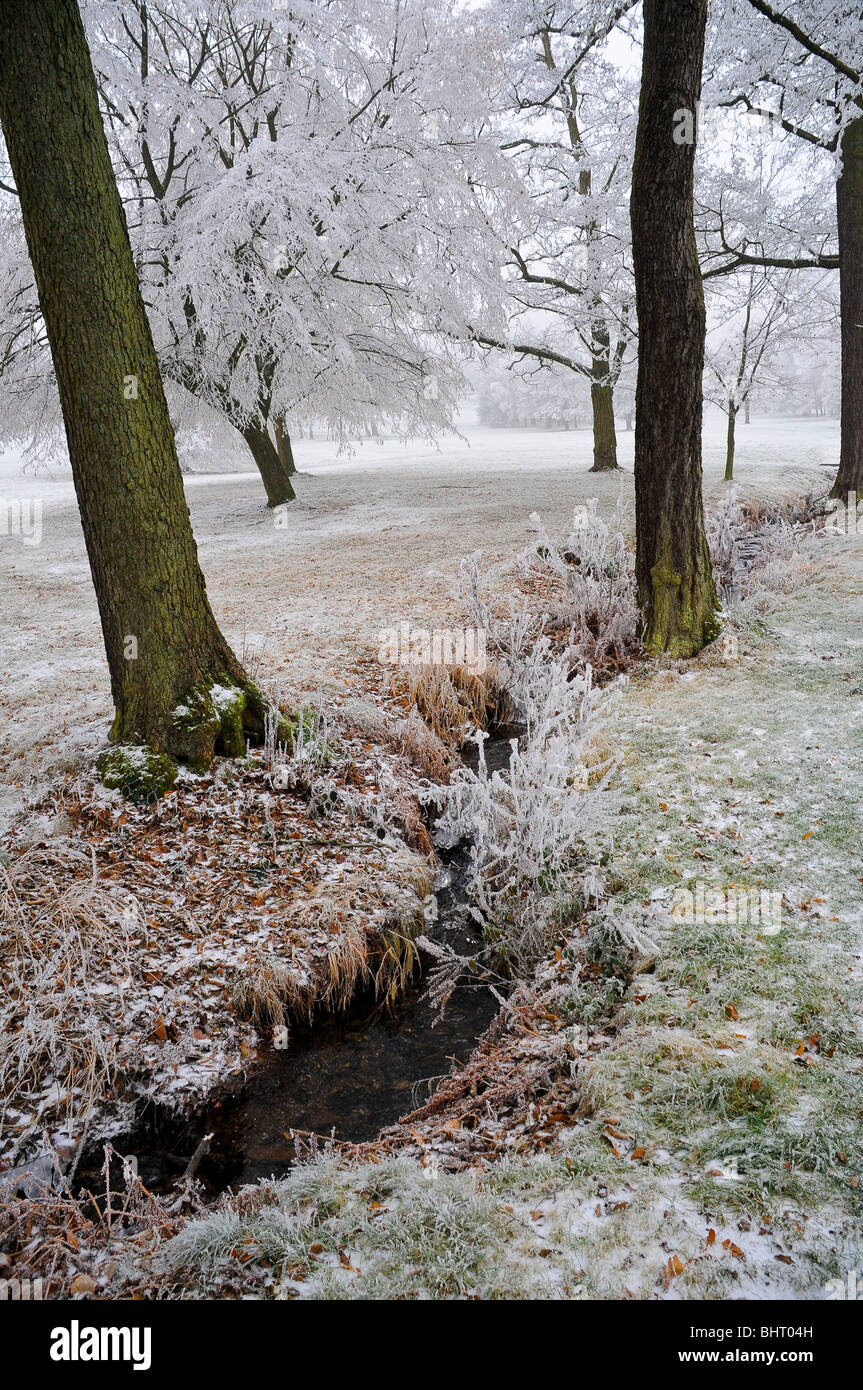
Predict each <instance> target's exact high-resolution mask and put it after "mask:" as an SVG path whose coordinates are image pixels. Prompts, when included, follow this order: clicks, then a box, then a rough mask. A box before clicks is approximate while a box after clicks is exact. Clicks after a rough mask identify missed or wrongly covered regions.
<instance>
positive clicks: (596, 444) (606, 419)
mask: <svg viewBox="0 0 863 1390" xmlns="http://www.w3.org/2000/svg"><path fill="white" fill-rule="evenodd" d="M608 346H609V339H608V325H607V324H606V323H604V322H602V321H601V320H600V321H598V322H597V323H595V324H594V325H593V349H594V350H593V361H592V363H591V383H590V404H591V407H592V409H593V467H592V468H591V470H590V471H591V473H605V472H607V471H608V470H609V469H612V468H616V467H617V435H616V434H615V432H614V387H613V385H612V382H611V373H610V363H609V359H608Z"/></svg>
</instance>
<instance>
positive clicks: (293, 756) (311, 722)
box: [264, 701, 332, 792]
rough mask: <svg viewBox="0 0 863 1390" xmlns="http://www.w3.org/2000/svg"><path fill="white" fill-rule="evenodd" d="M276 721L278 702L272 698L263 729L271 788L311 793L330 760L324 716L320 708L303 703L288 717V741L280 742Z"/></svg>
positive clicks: (330, 752) (330, 754) (330, 753)
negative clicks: (290, 717)
mask: <svg viewBox="0 0 863 1390" xmlns="http://www.w3.org/2000/svg"><path fill="white" fill-rule="evenodd" d="M278 721H279V712H278V703H277V702H276V701H273V703H272V706H271V709H270V711H268V713H267V717H266V727H265V731H264V757H265V759H266V762H267V766H268V768H269V772H270V780H271V782H272V784H273V787H274V788H275V789H276V790H277V791H301V792H311V791H312V789H313V788H315V787H316V786H317V784H318V783H319V782H320V781H321V779H322V777H323V773H324V770H325V768H326V767H327V766H328V765H329V764H330V763H331V761H332V751H331V749H330V747H329V744H328V741H327V735H328V727H327V719H326V715H325V714H324V713H323V710H322V709H313V708H312V707H311V706H309V705H304V706H303V707H302V708H301V709H300V710H298V711H297V713H296V714H295V715H294V716H293V717H292V719H291V738H290V742H287V743H280V742H279V739H278ZM327 786H328V784H327Z"/></svg>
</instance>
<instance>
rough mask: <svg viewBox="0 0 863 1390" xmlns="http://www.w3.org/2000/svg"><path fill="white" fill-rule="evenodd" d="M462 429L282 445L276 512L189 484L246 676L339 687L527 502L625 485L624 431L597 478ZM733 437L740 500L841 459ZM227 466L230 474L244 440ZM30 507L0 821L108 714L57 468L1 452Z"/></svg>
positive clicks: (715, 448)
mask: <svg viewBox="0 0 863 1390" xmlns="http://www.w3.org/2000/svg"><path fill="white" fill-rule="evenodd" d="M463 434H464V438H462V439H458V438H451V439H449V440H445V441H443V443H442V444H441V447H440V449H439V450H437V449H435V448H434V447H433V446H428V445H422V444H417V443H413V444H410V445H407V446H406V445H404V444H402V443H400V442H398V441H395V440H388V441H385V442H383V443H381V444H378V443H374V442H371V443H365V444H362V445H360V446H357V450H356V453H355V455H354V456H353V457H352V458H339V456H338V453H337V449H336V446H335V445H334V444H332V443H328V442H326V441H320V440H311V441H310V440H301V441H298V443H297V446H296V454H297V460H298V466H299V468H300V469H301V470H302V471H301V476H299V477H298V478H297V480H296V491H297V494H298V500H297V502H296V503H295V504H292V505H291V506H290V507H289V508H287V509H285V511H284V513H283V514H281V515H278V516H274V514H273V513H272V512H269V511H267V510H266V508H265V506H264V505H263V496H262V490H261V484H260V480H259V478H258V476H257V474H255V473H246V472H243V473H236V474H230V473H218V474H199V475H196V476H191V477H188V478H187V479H186V490H187V495H188V500H189V506H190V509H191V514H192V524H193V527H194V531H195V535H196V537H197V540H198V546H199V551H200V555H201V562H202V565H203V568H204V572H205V574H206V578H207V585H208V590H209V594H210V599H211V602H212V605H213V608H214V611H215V613H216V616H217V619H218V620H219V622H220V624H221V625H222V627H223V630H224V631H225V632H226V634H227V636H228V637H229V639H230V640H231V642H232V643H233V645H234V647H235V649H236V650H237V651H238V652H240V653H242V654H243V655H244V656H245V659H246V661H247V663H248V664H249V665H250V666H251V667H252V668H253V670H254V671H255V673H256V674H258V675H259V676H261V677H264V678H267V677H269V678H271V679H273V680H274V681H276V682H278V683H281V684H282V685H283V687H284V689H285V690H286V692H287V693H294V694H295V693H297V692H300V691H302V690H304V689H329V690H339V689H342V690H344V689H346V688H347V686H348V685H349V684H350V683H351V680H352V672H351V666H352V664H353V663H355V662H356V661H358V660H362V659H363V658H364V657H367V656H369V655H371V654H373V653H374V651H375V650H376V649H377V645H378V633H379V632H380V631H381V630H382V629H383V628H386V627H391V626H393V625H394V624H395V623H397V622H399V621H401V620H403V619H406V620H410V621H411V622H413V623H415V624H417V625H420V626H425V627H429V626H434V625H438V626H442V625H444V626H445V625H447V623H448V621H449V622H450V623H454V622H457V621H458V614H457V612H456V610H455V608H454V606H453V605H452V603H451V602H450V601H449V599H448V585H447V581H446V578H445V577H444V576H445V575H446V574H447V573H451V572H453V571H454V570H455V568H456V566H457V564H458V561H459V560H460V559H461V557H462V556H464V555H465V554H470V553H472V552H473V551H475V550H479V549H482V550H483V551H485V552H486V553H487V554H490V555H498V554H500V555H502V554H506V553H509V552H511V551H512V550H513V549H514V548H519V547H520V546H521V545H522V544H523V543H524V542H525V541H526V539H527V537H528V534H529V528H528V516H529V515H530V513H531V512H532V511H538V512H539V513H540V514H541V516H542V518H543V520H544V521H545V522H546V523H547V524H549V525H550V526H553V527H556V528H559V527H561V526H563V525H565V524H566V523H567V522H568V521H569V520H570V519H571V517H572V512H573V507H574V506H575V504H576V503H578V502H580V501H583V500H584V499H585V498H587V497H598V498H599V499H600V502H601V504H602V505H603V506H610V505H611V504H612V502H613V500H614V499H615V498H616V496H617V493H618V489H619V488H620V487H622V488H623V489H624V493H625V495H626V496H627V497H630V498H631V496H632V472H631V468H632V441H633V436H632V434H631V433H626V432H625V431H621V433H620V435H619V450H620V462H621V465H622V467H623V469H624V470H626V471H624V472H623V473H622V474H615V475H611V476H603V475H596V474H592V473H590V472H589V469H590V464H591V461H592V457H591V448H592V444H591V436H590V431H589V430H587V429H583V430H578V431H574V432H571V433H570V432H548V431H531V430H524V431H522V430H492V429H483V428H480V427H479V426H476V425H474V424H472V423H470V422H468V423H466V424H465V425H464V426H463ZM738 436H739V441H740V442H739V446H738V467H737V473H738V479H739V482H740V486H741V492H742V495H744V496H747V495H762V496H763V495H771V494H773V493H777V492H787V491H806V490H807V489H809V488H811V487H815V486H820V485H821V483H822V482H823V481H824V480H825V479H827V478H828V476H829V470H830V469H831V468H833V467H835V463H836V459H837V457H838V426H837V424H836V422H835V421H822V420H818V421H810V420H753V422H752V424H751V425H749V426H748V427H747V426H741V427H740V428H739V429H738ZM237 459H238V463H239V465H240V466H245V456H244V454H243V446H242V445H241V444H240V446H239V448H238V453H237ZM723 469H724V420H723V418H722V417H721V416H720V415H718V414H708V416H707V423H706V429H705V484H706V490H707V494H708V497H711V496H718V495H720V493H721V491H722V482H721V479H722V473H723ZM28 499H30V500H38V501H40V502H41V504H42V539H41V543H40V544H39V545H30V544H25V542H24V538H23V537H22V536H21V535H15V534H8V535H0V652H2V656H0V731H2V732H0V755H2V761H3V774H2V781H0V825H2V815H3V810H4V808H5V809H6V811H7V812H8V811H9V810H11V809H14V808H15V806H17V805H19V804H20V798H21V793H22V791H24V790H25V788H26V786H27V784H28V779H29V778H31V777H32V776H33V775H34V773H36V772H37V771H38V770H39V769H40V768H43V769H44V770H45V771H48V770H50V769H51V768H56V767H58V766H63V765H64V764H65V765H68V764H70V763H71V764H72V765H74V764H75V762H76V761H77V760H78V759H79V758H80V755H81V754H82V753H84V752H92V751H93V750H94V749H96V748H97V747H98V746H99V745H100V744H102V743H103V741H104V737H105V734H106V733H107V729H108V726H109V724H110V720H111V705H110V692H109V684H108V670H107V663H106V661H105V657H104V653H103V649H102V642H101V632H100V628H99V619H98V613H97V609H96V602H95V597H94V594H93V588H92V583H91V580H90V574H89V569H88V566H87V559H86V554H85V550H84V543H83V536H82V531H81V525H80V521H79V518H78V512H77V507H76V504H75V497H74V489H73V486H72V482H71V477H69V476H68V474H67V473H64V472H63V470H61V469H54V470H51V471H49V472H48V473H35V474H34V473H30V472H28V473H23V474H22V472H21V464H20V455H18V454H14V453H12V452H7V454H6V455H4V456H3V457H2V458H0V501H3V502H4V503H8V502H11V501H13V500H17V501H19V502H20V501H22V500H28ZM3 514H4V513H3V512H2V511H0V519H2V516H3ZM430 572H437V573H430Z"/></svg>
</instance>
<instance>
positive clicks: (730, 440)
mask: <svg viewBox="0 0 863 1390" xmlns="http://www.w3.org/2000/svg"><path fill="white" fill-rule="evenodd" d="M725 409H726V412H727V414H728V432H727V435H726V439H725V481H726V483H730V482H733V480H734V426H735V424H736V421H737V410H738V407H737V406H736V405H735V404H734V402H733V401H728V403H727V404H726V407H725Z"/></svg>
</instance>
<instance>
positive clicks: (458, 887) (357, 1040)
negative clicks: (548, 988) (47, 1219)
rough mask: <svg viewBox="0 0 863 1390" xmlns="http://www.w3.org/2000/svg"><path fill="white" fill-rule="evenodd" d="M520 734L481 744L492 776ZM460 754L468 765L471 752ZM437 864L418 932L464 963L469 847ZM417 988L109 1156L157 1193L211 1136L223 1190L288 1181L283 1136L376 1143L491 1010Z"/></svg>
mask: <svg viewBox="0 0 863 1390" xmlns="http://www.w3.org/2000/svg"><path fill="white" fill-rule="evenodd" d="M519 732H521V730H520V729H518V728H515V727H513V728H507V729H501V730H500V731H499V733H498V734H497V735H496V736H495V737H494V738H491V739H488V740H486V743H485V754H486V762H487V764H488V766H489V768H490V769H493V768H495V767H500V768H505V767H507V766H508V765H509V757H510V747H509V741H508V740H509V739H511V738H514V737H517V735H518V733H519ZM464 756H465V762H466V763H467V764H468V765H471V764H472V765H473V766H474V767H476V759H477V750H476V745H475V744H474V745H468V746H467V748H466V749H465V750H464ZM440 857H441V861H442V873H441V875H440V876H439V881H438V885H436V896H437V906H438V917H437V920H436V921H435V922H434V923H430V924H429V926H428V927H427V929H426V934H427V935H428V936H430V937H432V938H434V939H435V940H439V941H442V942H446V943H448V944H449V945H451V946H452V947H453V948H454V949H455V950H456V951H458V952H459V953H461V954H463V955H468V956H470V955H472V954H473V953H474V952H475V951H476V950H477V949H478V946H479V944H480V935H479V932H478V930H477V928H476V927H475V925H474V924H473V923H472V922H471V921H470V919H469V918H468V916H467V913H466V911H465V908H464V902H465V888H464V878H465V870H466V866H467V863H468V858H469V847H468V846H467V845H465V844H461V845H457V846H455V847H454V848H452V849H448V850H442V851H441V852H440ZM428 963H429V962H428V961H426V962H425V964H426V965H427V964H428ZM425 989H426V981H425V979H424V978H423V977H422V976H420V978H419V979H418V980H417V981H416V983H415V984H414V985H413V986H412V987H411V988H410V989H409V990H408V991H407V992H406V993H405V994H404V995H403V996H402V998H401V999H400V1001H399V1003H398V1005H397V1006H396V1010H395V1012H394V1013H393V1014H387V1013H386V1012H384V1011H383V1010H382V1009H381V1008H380V1007H379V1006H378V1005H376V1003H375V1001H374V999H372V998H370V997H366V998H362V997H360V998H357V999H356V1000H355V1001H354V1004H353V1005H352V1007H351V1009H350V1011H349V1013H347V1014H345V1015H343V1016H340V1017H330V1018H323V1019H320V1020H318V1021H316V1022H315V1025H314V1027H313V1028H310V1029H308V1028H307V1029H295V1030H294V1031H293V1032H292V1034H291V1042H290V1046H289V1047H288V1048H287V1049H285V1050H284V1051H276V1050H275V1049H273V1048H271V1047H266V1048H262V1050H261V1051H260V1053H259V1054H258V1057H257V1058H256V1060H255V1063H254V1066H253V1067H252V1069H251V1074H250V1076H249V1078H248V1080H247V1081H246V1082H245V1083H244V1084H242V1085H241V1086H240V1087H239V1088H238V1089H237V1090H236V1091H235V1092H234V1093H232V1094H230V1095H228V1096H225V1097H222V1098H221V1099H220V1100H216V1101H213V1102H212V1103H211V1104H210V1105H209V1106H207V1108H206V1109H205V1110H204V1111H203V1112H201V1113H199V1114H197V1115H196V1116H195V1117H194V1119H192V1120H186V1121H183V1122H182V1123H178V1122H177V1121H176V1120H165V1119H164V1118H163V1117H160V1116H159V1115H158V1113H151V1115H150V1117H149V1119H147V1120H146V1121H145V1124H144V1127H143V1130H142V1132H139V1133H138V1134H137V1135H135V1136H132V1137H130V1139H129V1140H128V1141H127V1143H126V1144H125V1145H122V1146H118V1147H121V1149H122V1151H123V1152H125V1153H127V1154H128V1153H134V1154H135V1155H136V1157H137V1161H138V1171H139V1174H140V1176H141V1178H142V1180H143V1181H144V1183H145V1185H146V1186H149V1187H151V1188H154V1189H155V1190H159V1189H160V1188H163V1187H165V1186H166V1185H168V1184H169V1183H170V1182H171V1181H172V1180H173V1179H174V1178H176V1177H177V1176H179V1174H180V1173H181V1172H182V1171H183V1169H184V1168H185V1166H186V1163H187V1162H188V1160H189V1157H190V1156H191V1154H192V1153H193V1152H194V1150H195V1148H196V1147H197V1145H198V1143H199V1141H200V1140H201V1138H202V1137H203V1136H204V1135H205V1134H209V1133H211V1132H212V1133H213V1134H214V1136H215V1137H214V1139H213V1141H212V1145H211V1148H210V1151H209V1153H208V1154H207V1156H206V1157H205V1158H204V1159H203V1161H202V1162H201V1164H200V1167H199V1168H198V1177H199V1178H201V1179H202V1180H203V1181H204V1183H205V1184H206V1185H207V1186H208V1187H209V1188H210V1189H211V1190H213V1191H221V1190H223V1189H224V1188H226V1187H233V1186H238V1185H240V1184H242V1183H248V1182H255V1181H257V1180H258V1179H259V1178H263V1177H269V1176H271V1175H275V1176H280V1175H282V1174H284V1173H286V1172H287V1171H288V1169H289V1168H290V1166H291V1163H292V1161H293V1160H294V1158H295V1156H296V1148H295V1142H294V1139H293V1137H292V1135H291V1131H292V1130H295V1131H298V1132H300V1138H301V1140H305V1141H306V1142H308V1136H309V1133H313V1134H316V1135H319V1136H321V1137H322V1138H330V1137H331V1136H332V1137H334V1138H335V1139H336V1140H343V1141H349V1142H354V1143H358V1142H362V1141H364V1140H367V1139H373V1138H374V1137H375V1136H376V1135H377V1134H378V1133H379V1132H380V1130H382V1129H384V1128H386V1126H387V1125H391V1124H393V1123H395V1122H396V1121H397V1120H398V1119H399V1118H400V1117H401V1116H402V1115H405V1114H406V1113H407V1112H409V1111H410V1110H412V1109H415V1108H416V1106H418V1105H421V1104H423V1103H424V1102H425V1101H426V1100H427V1099H428V1098H429V1096H430V1094H431V1093H432V1092H433V1091H434V1089H435V1085H436V1083H437V1082H438V1081H439V1080H440V1079H441V1078H442V1077H444V1076H446V1075H447V1074H448V1073H449V1072H450V1070H451V1069H452V1065H453V1063H463V1062H466V1061H467V1059H468V1057H469V1056H470V1054H471V1052H472V1051H473V1049H474V1047H475V1046H476V1043H477V1041H478V1039H479V1038H480V1037H481V1035H482V1034H483V1033H484V1032H485V1030H486V1028H487V1027H488V1025H489V1024H490V1023H491V1021H492V1019H493V1018H494V1016H495V1013H496V1012H497V1009H498V1003H497V1000H496V999H495V997H494V995H493V994H492V993H491V992H490V990H489V989H488V988H487V987H486V986H485V985H483V984H482V983H481V982H472V983H466V984H464V985H459V986H458V987H457V989H456V990H455V992H454V993H453V995H452V998H451V999H450V1002H449V1004H448V1005H447V1009H446V1011H445V1014H444V1016H443V1018H442V1019H440V1018H438V1017H437V1016H436V1012H435V1010H434V1009H433V1008H432V1006H431V1004H430V1002H429V1000H428V999H427V998H425V997H424V993H425ZM83 1176H84V1174H82V1177H83Z"/></svg>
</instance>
